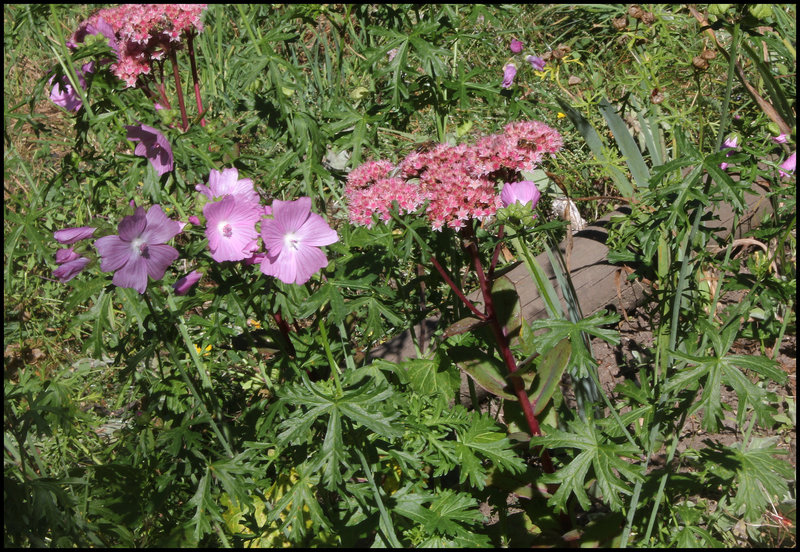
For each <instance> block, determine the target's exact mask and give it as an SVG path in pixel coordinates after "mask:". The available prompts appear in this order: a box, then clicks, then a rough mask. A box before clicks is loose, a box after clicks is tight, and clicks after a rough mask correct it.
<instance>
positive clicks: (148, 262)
mask: <svg viewBox="0 0 800 552" xmlns="http://www.w3.org/2000/svg"><path fill="white" fill-rule="evenodd" d="M179 232H180V225H179V224H178V223H177V222H175V221H174V220H170V219H169V218H167V215H165V214H164V211H162V210H161V206H160V205H153V206H152V207H150V210H149V211H147V213H146V214H145V211H144V207H137V208H136V212H135V213H134V214H132V215H129V216H127V217H123V219H122V220H121V221H120V223H119V235H118V236H104V237H102V238H98V239H97V240H96V241H95V242H94V244H95V247H97V252H98V253H100V256H101V257H102V259H101V261H100V270H102V271H103V272H110V271H116V272H115V273H114V278H113V280H112V282H113V283H114V285H116V286H117V287H126V288H133V289H135V290H136V291H138V292H139V293H144V292H145V290H146V289H147V277H148V276H150V277H151V278H152V279H153V280H160V279H161V278H163V277H164V273H165V272H166V271H167V267H168V266H169V265H170V264H172V262H173V261H175V259H177V258H178V251H177V250H176V249H175V248H174V247H171V246H169V245H166V243H165V242H167V241H168V240H170V239H172V238H173V237H174V236H175V235H176V234H178V233H179Z"/></svg>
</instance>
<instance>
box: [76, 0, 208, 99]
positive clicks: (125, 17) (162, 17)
mask: <svg viewBox="0 0 800 552" xmlns="http://www.w3.org/2000/svg"><path fill="white" fill-rule="evenodd" d="M205 8H206V4H122V5H120V6H116V7H113V8H104V9H101V10H99V11H98V12H96V13H94V14H93V15H92V16H91V17H89V19H87V20H86V21H84V22H83V23H81V25H80V26H79V27H78V29H77V30H76V31H75V33H74V34H73V36H72V38H71V39H70V42H69V43H70V44H76V43H79V42H83V40H84V39H85V37H86V35H87V34H103V35H104V36H106V38H108V39H109V45H110V46H111V47H112V48H113V49H114V51H115V52H116V53H117V61H116V62H115V63H113V64H112V65H111V69H112V71H114V74H115V75H117V76H118V77H119V78H120V79H122V80H123V81H125V84H126V85H127V86H128V87H132V86H135V85H136V80H137V79H138V78H139V75H142V74H149V73H150V71H151V64H152V61H154V60H160V59H163V58H164V55H165V53H166V52H167V50H169V49H172V48H177V47H178V46H179V45H180V43H181V41H182V40H183V38H184V37H185V36H187V35H189V34H191V33H195V32H198V33H199V32H200V31H202V30H203V23H202V21H201V20H200V16H201V14H202V13H203V10H205Z"/></svg>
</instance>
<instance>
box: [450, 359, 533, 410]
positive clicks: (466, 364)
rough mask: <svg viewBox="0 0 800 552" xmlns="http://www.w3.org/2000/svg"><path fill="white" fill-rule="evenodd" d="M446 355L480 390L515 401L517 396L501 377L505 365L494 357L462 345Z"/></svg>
mask: <svg viewBox="0 0 800 552" xmlns="http://www.w3.org/2000/svg"><path fill="white" fill-rule="evenodd" d="M447 355H448V356H449V357H450V359H451V360H452V361H453V362H454V363H455V364H456V365H457V366H458V367H459V368H461V369H462V370H464V372H465V373H466V374H467V375H468V376H469V377H471V378H472V379H473V381H474V382H475V383H477V384H478V386H479V387H481V388H482V389H484V390H486V391H488V392H489V393H491V394H492V395H495V396H497V397H501V398H503V399H508V400H510V401H516V400H517V396H516V395H515V394H514V393H513V392H511V390H509V388H508V387H509V386H508V382H507V381H506V379H505V378H504V377H503V375H502V374H503V372H504V371H505V364H504V363H503V361H501V360H500V359H499V358H497V357H496V356H495V355H493V354H489V353H486V352H484V351H481V350H480V349H478V348H477V347H466V346H462V345H456V346H453V347H450V348H448V350H447ZM531 377H532V376H531Z"/></svg>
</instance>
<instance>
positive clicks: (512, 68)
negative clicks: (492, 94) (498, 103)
mask: <svg viewBox="0 0 800 552" xmlns="http://www.w3.org/2000/svg"><path fill="white" fill-rule="evenodd" d="M516 74H517V66H516V65H514V64H513V63H507V64H506V65H505V67H503V82H502V83H501V84H500V87H501V88H511V85H512V84H514V77H515V76H516Z"/></svg>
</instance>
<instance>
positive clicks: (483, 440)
mask: <svg viewBox="0 0 800 552" xmlns="http://www.w3.org/2000/svg"><path fill="white" fill-rule="evenodd" d="M470 415H471V416H470V424H469V425H468V426H467V428H466V430H463V431H459V432H457V434H458V442H457V444H456V447H455V452H456V455H457V457H458V460H459V465H460V467H461V476H460V480H459V482H460V483H463V482H464V481H465V480H466V479H467V478H469V480H470V484H472V485H473V486H475V487H477V488H478V489H483V487H484V486H485V485H486V469H485V468H484V467H483V463H482V461H481V460H482V458H480V457H483V458H486V459H489V460H490V461H491V462H492V464H493V465H494V466H499V467H502V468H503V469H505V470H507V471H509V472H511V473H519V472H521V471H522V470H524V469H525V464H524V463H523V462H522V460H521V459H520V458H519V457H518V456H517V455H516V454H515V453H514V451H513V449H512V448H511V442H510V441H509V440H508V438H507V437H506V435H505V433H501V432H499V431H497V429H498V428H497V425H496V424H495V423H494V421H493V420H492V419H491V418H489V417H488V416H486V415H479V414H477V413H475V412H472V413H470ZM479 455H480V457H479Z"/></svg>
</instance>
